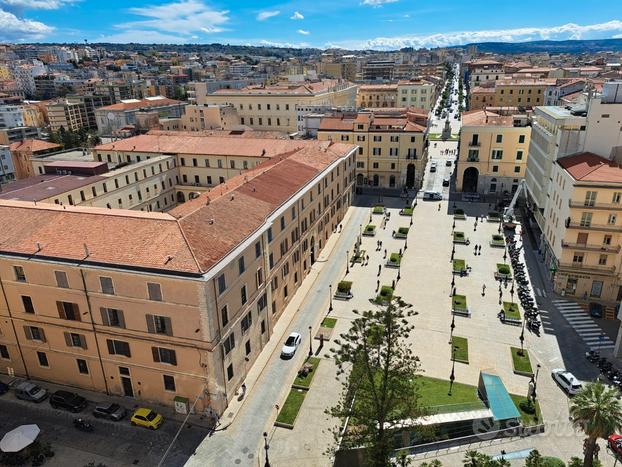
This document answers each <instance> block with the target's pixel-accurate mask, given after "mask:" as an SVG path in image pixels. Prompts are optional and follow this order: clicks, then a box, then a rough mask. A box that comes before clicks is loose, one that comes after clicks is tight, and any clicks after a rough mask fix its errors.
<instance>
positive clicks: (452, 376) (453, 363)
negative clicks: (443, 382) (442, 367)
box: [448, 345, 456, 396]
mask: <svg viewBox="0 0 622 467" xmlns="http://www.w3.org/2000/svg"><path fill="white" fill-rule="evenodd" d="M451 360H452V361H451V374H450V375H449V393H448V395H450V396H451V389H452V388H453V386H454V380H455V379H456V374H455V370H456V346H455V345H452V347H451Z"/></svg>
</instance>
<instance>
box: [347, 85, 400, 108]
mask: <svg viewBox="0 0 622 467" xmlns="http://www.w3.org/2000/svg"><path fill="white" fill-rule="evenodd" d="M398 106H399V101H398V98H397V84H362V85H361V86H359V88H358V92H357V94H356V107H357V108H359V109H361V108H364V109H369V108H373V109H381V108H386V107H398Z"/></svg>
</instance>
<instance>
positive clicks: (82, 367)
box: [76, 358, 89, 375]
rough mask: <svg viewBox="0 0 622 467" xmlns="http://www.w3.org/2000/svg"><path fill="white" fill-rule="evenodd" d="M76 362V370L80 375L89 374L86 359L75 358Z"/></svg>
mask: <svg viewBox="0 0 622 467" xmlns="http://www.w3.org/2000/svg"><path fill="white" fill-rule="evenodd" d="M76 363H77V364H78V372H79V373H80V374H82V375H88V374H89V367H88V365H87V364H86V360H82V359H81V358H78V359H77V360H76Z"/></svg>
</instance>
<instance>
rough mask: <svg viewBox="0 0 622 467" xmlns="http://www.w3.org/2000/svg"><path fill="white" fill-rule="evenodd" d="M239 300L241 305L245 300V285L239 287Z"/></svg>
mask: <svg viewBox="0 0 622 467" xmlns="http://www.w3.org/2000/svg"><path fill="white" fill-rule="evenodd" d="M240 300H241V301H242V305H244V304H245V303H246V302H247V297H246V286H245V285H243V286H242V288H240Z"/></svg>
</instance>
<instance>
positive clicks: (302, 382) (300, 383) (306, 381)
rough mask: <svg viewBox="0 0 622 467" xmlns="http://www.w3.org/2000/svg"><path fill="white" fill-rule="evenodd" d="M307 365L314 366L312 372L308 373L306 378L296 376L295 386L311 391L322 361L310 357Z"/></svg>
mask: <svg viewBox="0 0 622 467" xmlns="http://www.w3.org/2000/svg"><path fill="white" fill-rule="evenodd" d="M305 363H308V364H310V365H311V366H312V369H311V371H310V372H309V373H307V374H306V376H301V375H298V376H296V379H295V380H294V384H293V386H295V387H300V388H306V389H309V387H310V386H311V381H313V377H314V376H315V371H316V370H317V367H318V365H319V364H320V359H319V358H316V357H310V358H308V359H307V361H306V362H305Z"/></svg>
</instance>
